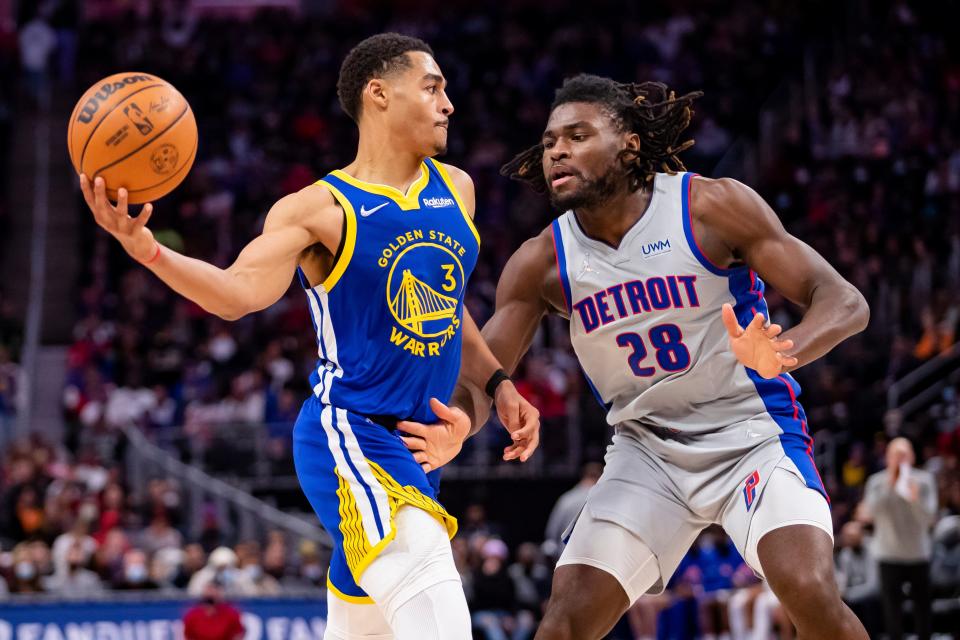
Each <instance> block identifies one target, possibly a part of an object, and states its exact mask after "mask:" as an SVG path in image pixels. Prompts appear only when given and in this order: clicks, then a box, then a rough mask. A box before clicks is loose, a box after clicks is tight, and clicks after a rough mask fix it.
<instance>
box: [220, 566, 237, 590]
mask: <svg viewBox="0 0 960 640" xmlns="http://www.w3.org/2000/svg"><path fill="white" fill-rule="evenodd" d="M235 572H236V569H223V570H222V571H220V573H219V574H217V578H219V579H220V582H221V583H223V586H225V587H226V586H229V585H231V584H233V581H234V578H235V577H236V576H235Z"/></svg>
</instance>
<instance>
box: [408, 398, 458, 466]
mask: <svg viewBox="0 0 960 640" xmlns="http://www.w3.org/2000/svg"><path fill="white" fill-rule="evenodd" d="M430 410H431V411H433V413H434V414H436V416H437V418H439V422H435V423H434V424H422V423H420V422H411V421H409V420H401V421H400V422H398V423H397V429H399V430H400V431H402V432H404V433H406V434H407V435H405V436H400V439H401V440H402V441H403V444H405V445H406V446H407V449H409V450H410V452H411V453H413V459H414V460H416V461H417V462H419V463H420V466H421V467H423V470H424V471H426V472H428V473H429V472H430V471H433V470H434V469H439V468H440V467H442V466H443V465H445V464H447V463H448V462H450V461H451V460H453V459H454V458H455V457H456V455H457V454H458V453H460V449H462V448H463V441H464V440H466V439H467V436H468V435H470V418H468V417H467V414H465V413H464V412H463V410H462V409H460V408H459V407H448V406H447V405H445V404H443V403H442V402H440V401H439V400H437V399H436V398H430Z"/></svg>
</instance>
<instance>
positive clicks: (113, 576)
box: [92, 529, 130, 583]
mask: <svg viewBox="0 0 960 640" xmlns="http://www.w3.org/2000/svg"><path fill="white" fill-rule="evenodd" d="M128 549H130V540H129V539H128V538H127V534H126V533H124V531H123V530H122V529H111V530H110V531H109V532H108V533H107V535H106V536H105V537H104V539H103V544H101V545H100V547H99V548H98V549H97V551H96V552H95V553H94V557H93V567H92V568H93V570H94V571H96V572H97V574H98V575H99V576H100V578H101V579H102V580H104V581H106V582H109V583H113V582H116V581H117V580H118V579H119V578H120V577H121V574H122V573H123V557H124V554H125V553H126V552H127V550H128Z"/></svg>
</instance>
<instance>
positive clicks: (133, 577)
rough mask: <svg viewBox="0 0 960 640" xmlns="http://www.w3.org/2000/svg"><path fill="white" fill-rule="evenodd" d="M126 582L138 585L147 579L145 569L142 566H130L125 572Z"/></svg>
mask: <svg viewBox="0 0 960 640" xmlns="http://www.w3.org/2000/svg"><path fill="white" fill-rule="evenodd" d="M126 577H127V582H129V583H131V584H140V583H141V582H144V581H146V579H147V568H146V567H145V566H143V565H142V564H131V565H130V566H128V567H127V570H126Z"/></svg>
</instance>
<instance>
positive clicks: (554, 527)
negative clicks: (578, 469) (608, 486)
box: [545, 462, 603, 542]
mask: <svg viewBox="0 0 960 640" xmlns="http://www.w3.org/2000/svg"><path fill="white" fill-rule="evenodd" d="M602 473H603V465H602V464H600V463H599V462H588V463H587V464H585V465H584V466H583V472H582V473H581V474H580V481H579V482H578V483H577V484H576V485H574V487H573V488H572V489H570V490H569V491H567V492H566V493H564V494H563V495H562V496H560V497H559V498H557V502H556V504H554V505H553V510H552V511H551V512H550V517H549V518H548V519H547V529H546V532H545V535H546V539H547V540H556V541H557V542H560V537H561V536H562V535H563V532H564V530H565V529H566V528H567V527H568V526H569V525H570V524H571V523H572V522H573V519H574V518H576V517H577V514H578V513H580V509H582V508H583V505H584V503H585V502H586V501H587V493H589V491H590V488H591V487H593V485H595V484H597V481H598V480H599V479H600V474H602Z"/></svg>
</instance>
